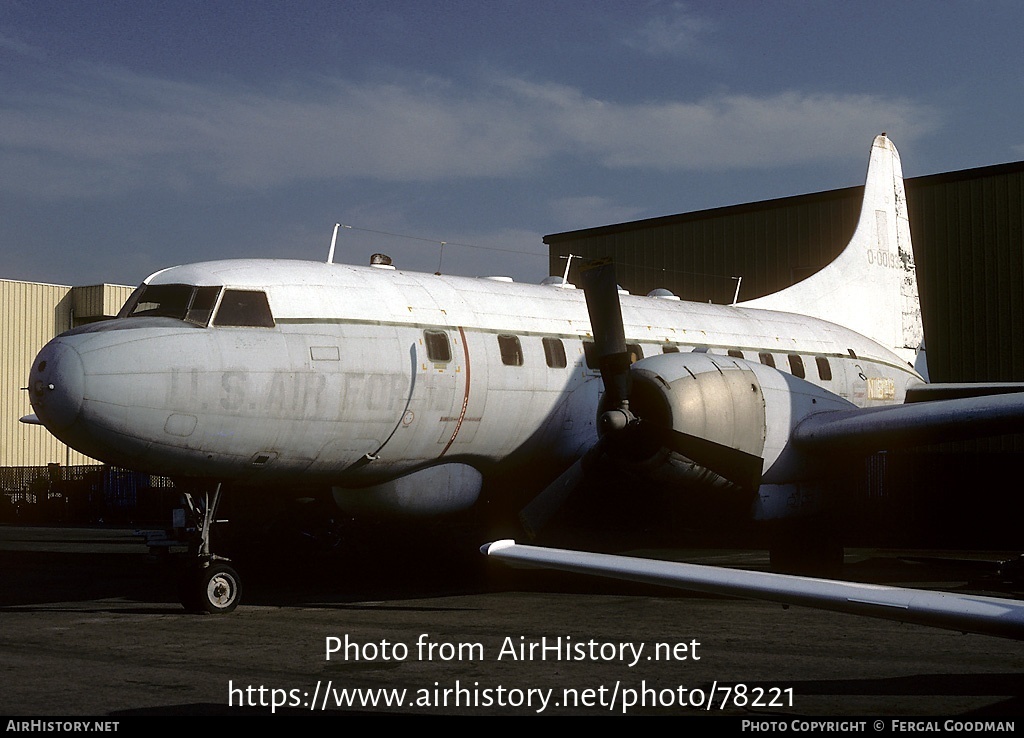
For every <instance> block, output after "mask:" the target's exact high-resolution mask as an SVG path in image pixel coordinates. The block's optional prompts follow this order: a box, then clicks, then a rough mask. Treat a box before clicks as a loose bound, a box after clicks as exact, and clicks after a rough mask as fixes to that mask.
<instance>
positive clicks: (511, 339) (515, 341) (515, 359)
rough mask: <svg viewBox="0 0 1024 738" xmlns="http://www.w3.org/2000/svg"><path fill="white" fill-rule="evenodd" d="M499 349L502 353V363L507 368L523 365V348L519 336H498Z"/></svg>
mask: <svg viewBox="0 0 1024 738" xmlns="http://www.w3.org/2000/svg"><path fill="white" fill-rule="evenodd" d="M498 349H499V350H500V351H501V363H502V364H504V365H505V366H522V365H523V346H522V344H520V343H519V336H507V335H501V336H498Z"/></svg>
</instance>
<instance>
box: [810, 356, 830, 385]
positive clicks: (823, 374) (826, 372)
mask: <svg viewBox="0 0 1024 738" xmlns="http://www.w3.org/2000/svg"><path fill="white" fill-rule="evenodd" d="M814 363H815V364H817V365H818V378H819V379H821V380H822V381H824V382H830V381H832V367H831V366H830V365H829V363H828V359H826V358H825V357H824V356H815V357H814Z"/></svg>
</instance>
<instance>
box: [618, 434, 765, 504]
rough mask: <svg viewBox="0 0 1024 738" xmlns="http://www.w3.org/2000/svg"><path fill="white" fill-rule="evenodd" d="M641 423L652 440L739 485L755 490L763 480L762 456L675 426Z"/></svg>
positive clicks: (650, 440)
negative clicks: (666, 426)
mask: <svg viewBox="0 0 1024 738" xmlns="http://www.w3.org/2000/svg"><path fill="white" fill-rule="evenodd" d="M639 425H640V428H639V429H638V430H639V431H640V432H641V433H643V434H644V435H646V436H647V437H648V440H649V442H653V443H655V444H657V445H659V446H662V447H664V448H667V449H668V450H669V451H674V452H675V453H677V454H679V455H680V456H685V457H686V458H688V459H690V460H691V461H693V462H694V463H695V464H699V465H700V466H703V467H704V468H705V469H707V470H709V471H713V472H714V473H715V474H717V475H718V476H720V477H722V478H723V479H727V480H729V481H730V482H732V483H733V484H735V485H736V486H737V487H741V488H743V489H749V490H754V489H757V488H758V486H760V484H761V469H762V467H763V465H764V460H763V459H762V458H761V457H760V456H755V455H754V454H750V453H747V452H746V451H741V450H739V449H738V448H733V447H732V446H727V445H725V444H723V443H716V442H715V441H709V440H707V439H706V438H701V437H700V436H693V435H690V434H689V433H682V432H681V431H677V430H674V429H672V428H664V427H660V426H656V425H653V424H651V423H643V422H641V423H640V424H639Z"/></svg>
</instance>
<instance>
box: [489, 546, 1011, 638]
mask: <svg viewBox="0 0 1024 738" xmlns="http://www.w3.org/2000/svg"><path fill="white" fill-rule="evenodd" d="M480 550H481V551H482V552H483V553H484V554H486V555H488V556H491V557H493V558H496V559H499V560H501V561H503V562H505V563H508V564H511V565H513V566H527V567H536V568H547V569H560V570H563V571H571V572H577V573H583V574H596V575H599V576H605V577H612V578H615V579H626V580H629V581H636V582H644V583H648V584H659V585H664V586H668V587H675V588H678V589H689V590H694V591H697V592H708V593H712V594H724V595H731V596H735V597H747V598H753V599H761V600H768V601H770V602H778V603H781V604H785V605H803V606H805V607H814V608H818V609H824V610H833V611H836V612H846V613H851V614H853V615H862V616H866V617H873V618H883V619H886V620H897V621H899V622H903V623H914V624H917V625H928V626H933V627H937V628H947V629H949V630H959V631H962V632H965V633H980V634H983V635H990V636H998V637H1001V638H1013V639H1016V640H1024V602H1021V601H1018V600H1008V599H1002V598H998V597H981V596H975V595H959V594H953V593H950V592H932V591H926V590H916V589H906V588H903V587H886V586H883V585H877V584H860V583H856V582H841V581H836V580H831V579H814V578H811V577H799V576H793V575H789V574H772V573H767V572H755V571H746V570H742V569H724V568H720V567H715V566H703V565H698V564H683V563H678V562H673V561H657V560H653V559H642V558H633V557H629V556H614V555H610V554H597V553H586V552H582V551H568V550H564V549H557V548H542V547H539V546H524V545H520V544H517V543H516V542H515V541H512V540H503V541H495V542H494V543H488V544H486V545H485V546H483V547H482V548H481V549H480Z"/></svg>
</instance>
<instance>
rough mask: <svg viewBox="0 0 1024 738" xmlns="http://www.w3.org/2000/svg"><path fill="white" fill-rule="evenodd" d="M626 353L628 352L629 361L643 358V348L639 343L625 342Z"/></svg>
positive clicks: (634, 361) (631, 362) (635, 361)
mask: <svg viewBox="0 0 1024 738" xmlns="http://www.w3.org/2000/svg"><path fill="white" fill-rule="evenodd" d="M626 353H627V354H629V363H630V364H635V363H637V362H638V361H640V359H642V358H644V350H643V349H642V348H640V344H639V343H627V344H626Z"/></svg>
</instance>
